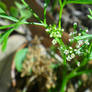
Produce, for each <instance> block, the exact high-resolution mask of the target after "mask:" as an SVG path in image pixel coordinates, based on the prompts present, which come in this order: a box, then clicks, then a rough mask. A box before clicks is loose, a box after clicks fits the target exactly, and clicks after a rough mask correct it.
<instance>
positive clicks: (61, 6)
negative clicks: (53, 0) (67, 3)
mask: <svg viewBox="0 0 92 92" xmlns="http://www.w3.org/2000/svg"><path fill="white" fill-rule="evenodd" d="M59 4H60V12H59V28H61V18H62V11H63V3H62V1H61V0H59Z"/></svg>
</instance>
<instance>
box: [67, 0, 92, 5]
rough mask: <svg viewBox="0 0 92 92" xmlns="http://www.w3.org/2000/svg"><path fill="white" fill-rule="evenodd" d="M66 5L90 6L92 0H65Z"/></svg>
mask: <svg viewBox="0 0 92 92" xmlns="http://www.w3.org/2000/svg"><path fill="white" fill-rule="evenodd" d="M67 3H73V4H92V0H67Z"/></svg>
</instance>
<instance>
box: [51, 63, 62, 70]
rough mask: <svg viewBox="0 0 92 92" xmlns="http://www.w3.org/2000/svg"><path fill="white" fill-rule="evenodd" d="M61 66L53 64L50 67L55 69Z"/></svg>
mask: <svg viewBox="0 0 92 92" xmlns="http://www.w3.org/2000/svg"><path fill="white" fill-rule="evenodd" d="M59 66H60V64H51V65H50V68H52V69H55V68H58V67H59Z"/></svg>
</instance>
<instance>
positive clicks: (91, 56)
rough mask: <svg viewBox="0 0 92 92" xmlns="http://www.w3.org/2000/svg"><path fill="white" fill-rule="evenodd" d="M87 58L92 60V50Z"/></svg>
mask: <svg viewBox="0 0 92 92" xmlns="http://www.w3.org/2000/svg"><path fill="white" fill-rule="evenodd" d="M89 60H92V51H91V53H90V56H89Z"/></svg>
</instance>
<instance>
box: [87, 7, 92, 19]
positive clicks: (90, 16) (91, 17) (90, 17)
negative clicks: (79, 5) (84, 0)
mask: <svg viewBox="0 0 92 92" xmlns="http://www.w3.org/2000/svg"><path fill="white" fill-rule="evenodd" d="M88 10H89V13H90V15H88V18H89V19H92V10H91V9H90V8H89V9H88Z"/></svg>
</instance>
